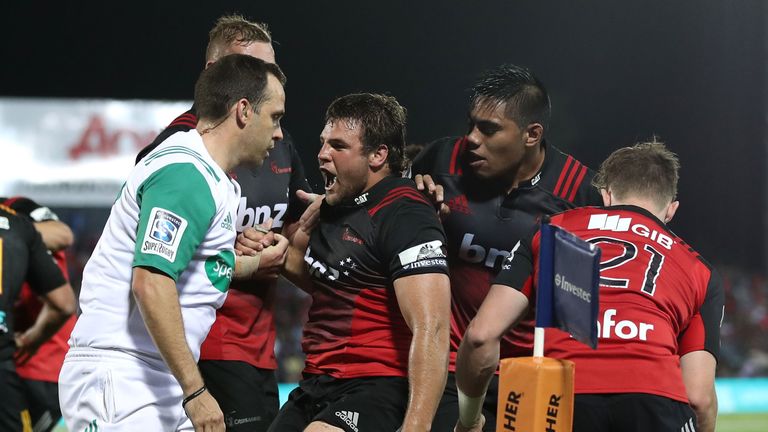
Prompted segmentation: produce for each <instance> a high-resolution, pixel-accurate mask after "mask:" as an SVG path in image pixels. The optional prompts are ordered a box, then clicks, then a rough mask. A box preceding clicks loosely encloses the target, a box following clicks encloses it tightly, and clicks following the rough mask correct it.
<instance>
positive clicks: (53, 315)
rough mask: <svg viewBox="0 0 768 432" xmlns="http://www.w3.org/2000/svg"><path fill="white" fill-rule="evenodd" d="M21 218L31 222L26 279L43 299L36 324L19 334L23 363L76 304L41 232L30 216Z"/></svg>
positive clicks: (28, 228) (18, 346)
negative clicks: (28, 219) (32, 222)
mask: <svg viewBox="0 0 768 432" xmlns="http://www.w3.org/2000/svg"><path fill="white" fill-rule="evenodd" d="M21 222H23V224H24V225H26V226H27V228H26V229H27V230H28V238H29V239H30V243H29V245H30V248H29V262H30V266H29V269H28V271H27V275H26V278H25V279H26V280H27V281H28V282H29V285H30V287H31V288H32V291H34V292H35V293H36V294H38V295H39V296H41V298H42V300H43V308H42V309H41V311H40V313H39V314H38V316H37V318H36V319H35V322H34V324H33V325H32V326H31V327H30V328H28V329H27V330H26V331H25V332H24V333H22V334H17V335H15V339H16V346H17V352H16V357H17V359H18V361H19V362H20V363H22V364H23V363H25V362H26V361H27V360H29V358H30V357H31V356H32V355H34V354H35V352H37V349H38V348H39V347H40V345H42V343H43V342H45V341H46V340H48V339H50V337H51V336H53V335H54V334H55V333H56V332H57V331H58V330H59V328H61V326H62V325H63V324H64V323H65V322H66V321H67V319H68V318H69V317H70V316H71V315H72V314H74V313H75V308H76V304H75V295H74V292H73V291H72V287H71V286H69V283H67V281H66V279H65V278H64V275H63V274H62V272H61V269H59V267H58V266H57V265H56V263H55V262H54V261H53V259H52V258H51V256H50V255H49V254H48V251H47V250H46V247H45V245H44V244H43V240H42V237H41V236H40V234H39V233H37V232H36V231H35V230H34V228H33V227H32V224H30V223H29V222H27V221H26V220H23V221H21Z"/></svg>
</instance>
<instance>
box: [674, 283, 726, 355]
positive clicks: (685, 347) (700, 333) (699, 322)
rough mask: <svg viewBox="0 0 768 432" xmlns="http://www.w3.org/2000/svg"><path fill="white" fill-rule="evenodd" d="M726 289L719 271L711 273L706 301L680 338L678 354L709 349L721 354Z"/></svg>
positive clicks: (711, 351) (713, 352) (712, 352)
mask: <svg viewBox="0 0 768 432" xmlns="http://www.w3.org/2000/svg"><path fill="white" fill-rule="evenodd" d="M724 304H725V291H724V290H723V284H722V280H721V278H720V275H719V274H718V273H717V272H714V271H713V272H712V273H711V274H710V278H709V283H708V284H707V294H706V297H705V298H704V303H703V304H702V305H701V307H700V308H699V310H698V312H697V313H696V315H694V317H693V318H692V319H691V321H690V323H689V324H688V327H686V328H685V330H683V332H682V333H681V334H680V336H679V338H678V354H679V355H681V356H682V355H685V354H688V353H689V352H693V351H702V350H703V351H709V352H710V353H711V354H712V355H713V356H714V357H715V358H717V357H718V356H719V355H720V324H721V323H722V322H723V314H724V313H725V310H724Z"/></svg>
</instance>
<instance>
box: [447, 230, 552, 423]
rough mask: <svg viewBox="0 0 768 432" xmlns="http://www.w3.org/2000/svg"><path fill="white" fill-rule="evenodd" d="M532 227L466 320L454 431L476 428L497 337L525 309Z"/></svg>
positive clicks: (496, 360) (459, 357) (495, 359)
mask: <svg viewBox="0 0 768 432" xmlns="http://www.w3.org/2000/svg"><path fill="white" fill-rule="evenodd" d="M536 236H537V234H536V231H533V232H531V233H530V234H529V235H528V236H526V238H524V239H523V240H520V241H518V242H517V244H516V245H515V247H514V248H513V249H512V253H511V254H510V255H509V257H507V258H506V259H505V260H504V262H503V264H502V266H501V271H500V272H499V274H498V275H497V276H496V278H495V279H494V281H493V284H492V285H491V289H490V291H488V295H487V296H486V297H485V299H484V300H483V304H482V305H480V309H478V311H477V314H476V315H475V318H473V319H472V321H471V322H470V323H469V326H468V327H467V331H466V333H465V334H464V337H463V338H462V341H461V344H460V345H459V351H458V353H457V358H456V387H457V389H458V392H459V421H458V422H457V424H456V430H457V431H463V430H478V429H477V428H478V426H479V425H482V423H483V422H484V419H483V417H482V414H481V411H482V405H483V399H484V398H485V394H486V391H487V389H488V384H489V383H490V381H491V378H492V377H493V374H494V373H495V371H496V368H497V366H498V364H499V344H500V342H501V337H502V336H503V335H504V333H506V332H507V330H509V328H510V327H512V326H513V325H514V324H515V323H516V322H517V321H518V320H519V319H520V318H521V317H522V316H523V314H524V313H525V311H526V309H527V307H528V303H529V301H528V299H529V298H530V296H531V292H532V289H531V287H532V281H533V276H532V275H533V271H534V268H535V267H534V257H535V256H536V253H535V251H534V247H533V243H534V238H536Z"/></svg>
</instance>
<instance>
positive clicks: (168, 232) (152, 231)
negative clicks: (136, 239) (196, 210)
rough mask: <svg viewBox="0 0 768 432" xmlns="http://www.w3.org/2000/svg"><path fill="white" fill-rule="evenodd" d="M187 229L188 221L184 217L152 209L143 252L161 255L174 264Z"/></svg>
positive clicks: (143, 243)
mask: <svg viewBox="0 0 768 432" xmlns="http://www.w3.org/2000/svg"><path fill="white" fill-rule="evenodd" d="M186 229H187V220H186V219H184V218H183V217H181V216H179V215H177V214H176V213H173V212H171V211H169V210H165V209H162V208H160V207H154V208H152V210H151V211H150V213H149V224H148V225H147V227H146V230H145V231H144V240H143V242H142V244H141V252H143V253H146V254H152V255H159V256H161V257H163V258H165V259H167V260H168V261H170V262H173V261H174V260H175V259H176V251H177V250H178V248H179V243H180V242H181V237H182V236H183V235H184V230H186Z"/></svg>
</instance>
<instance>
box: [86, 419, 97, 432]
mask: <svg viewBox="0 0 768 432" xmlns="http://www.w3.org/2000/svg"><path fill="white" fill-rule="evenodd" d="M83 432H99V425H98V423H96V419H93V420H91V422H90V423H88V426H86V427H85V429H83Z"/></svg>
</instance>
